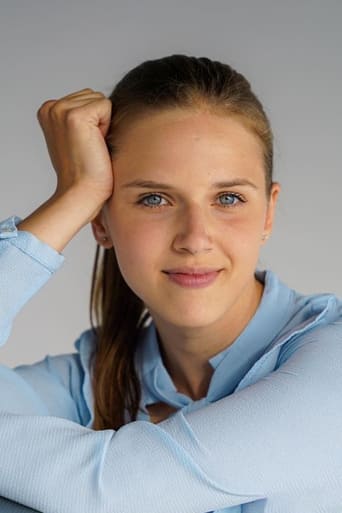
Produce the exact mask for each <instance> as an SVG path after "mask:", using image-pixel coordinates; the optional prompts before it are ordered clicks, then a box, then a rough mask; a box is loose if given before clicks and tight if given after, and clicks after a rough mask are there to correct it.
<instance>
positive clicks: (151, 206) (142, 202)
mask: <svg viewBox="0 0 342 513" xmlns="http://www.w3.org/2000/svg"><path fill="white" fill-rule="evenodd" d="M153 196H158V197H159V198H162V199H164V200H166V198H164V196H162V195H161V194H159V193H156V192H153V193H151V194H146V195H145V196H143V197H142V198H140V199H139V200H138V201H137V204H138V205H141V206H142V207H146V208H153V209H154V208H164V207H165V206H166V205H146V204H145V203H144V201H145V200H146V199H148V198H151V197H153ZM222 196H232V197H233V198H235V199H237V200H239V201H238V202H237V203H234V204H231V205H222V204H221V207H223V208H235V207H237V206H238V205H239V203H246V200H245V199H244V198H243V196H241V195H240V194H237V193H236V192H225V193H223V194H220V195H219V198H221V197H222ZM166 201H167V200H166Z"/></svg>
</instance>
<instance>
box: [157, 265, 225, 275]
mask: <svg viewBox="0 0 342 513" xmlns="http://www.w3.org/2000/svg"><path fill="white" fill-rule="evenodd" d="M218 271H221V269H217V268H214V267H177V268H175V269H166V270H165V271H163V272H164V273H166V274H191V275H192V274H196V275H201V274H209V273H213V272H218Z"/></svg>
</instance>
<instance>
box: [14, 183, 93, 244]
mask: <svg viewBox="0 0 342 513" xmlns="http://www.w3.org/2000/svg"><path fill="white" fill-rule="evenodd" d="M98 210H99V201H98V200H95V199H94V194H90V191H87V188H86V187H85V186H82V185H78V186H77V187H73V188H72V189H70V190H68V191H66V192H64V193H63V194H61V195H57V194H55V195H53V196H51V198H49V199H48V200H47V201H46V202H45V203H43V204H42V205H41V206H40V207H39V208H38V209H37V210H35V211H34V212H33V213H32V214H30V215H29V216H28V217H26V218H25V219H23V220H22V221H21V222H20V223H19V225H18V230H24V231H28V232H30V233H32V234H33V235H35V236H36V237H37V238H38V239H40V240H41V241H43V242H45V243H46V244H48V245H49V246H51V247H52V248H54V249H55V250H56V251H58V252H61V251H63V249H64V248H65V246H66V245H67V244H68V243H69V242H70V241H71V239H72V238H73V237H74V236H75V235H76V234H77V233H78V232H79V231H80V230H81V228H83V226H85V225H86V224H87V223H89V222H90V221H91V219H93V218H94V216H95V215H96V213H97V212H98Z"/></svg>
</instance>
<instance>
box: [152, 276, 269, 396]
mask: <svg viewBox="0 0 342 513" xmlns="http://www.w3.org/2000/svg"><path fill="white" fill-rule="evenodd" d="M263 288H264V287H263V284H261V283H260V282H259V281H257V280H255V281H254V285H253V290H252V291H250V293H249V294H244V295H243V297H241V298H240V299H239V300H238V301H237V302H236V304H235V305H233V307H232V308H230V309H229V311H228V312H227V313H226V315H224V316H223V317H222V318H220V319H218V320H217V321H215V323H213V324H212V325H209V326H203V327H201V328H198V327H196V328H188V327H186V328H184V327H181V326H175V325H171V324H169V323H167V322H165V320H164V319H161V318H158V316H154V315H153V314H152V317H153V320H154V323H155V325H156V328H157V332H158V340H159V347H160V352H161V356H162V359H163V363H164V365H165V367H166V369H167V371H168V372H169V374H170V376H171V378H172V380H173V382H174V385H175V386H176V388H177V390H178V391H179V392H181V393H183V394H185V395H188V396H189V397H191V398H192V399H193V400H198V399H201V398H202V397H205V396H206V395H207V392H208V388H209V385H210V380H211V377H212V375H213V373H214V369H213V368H212V366H211V365H210V363H209V361H208V360H209V359H210V358H212V357H213V356H215V355H216V354H218V353H220V352H221V351H223V350H224V349H226V348H227V347H229V346H230V345H232V344H233V343H234V341H235V340H236V338H237V337H238V336H239V335H240V333H241V332H242V331H243V330H244V328H245V327H246V326H247V324H248V323H249V321H250V320H251V318H252V317H253V316H254V314H255V312H256V310H257V308H258V306H259V303H260V301H261V297H262V293H263Z"/></svg>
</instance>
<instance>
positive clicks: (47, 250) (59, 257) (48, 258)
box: [0, 215, 65, 273]
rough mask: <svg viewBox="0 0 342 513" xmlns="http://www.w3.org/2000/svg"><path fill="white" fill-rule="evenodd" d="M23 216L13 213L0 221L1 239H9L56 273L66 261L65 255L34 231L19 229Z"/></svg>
mask: <svg viewBox="0 0 342 513" xmlns="http://www.w3.org/2000/svg"><path fill="white" fill-rule="evenodd" d="M21 221H22V218H20V217H18V216H16V215H13V216H11V217H8V218H7V219H5V220H4V221H0V239H7V241H8V242H9V243H11V244H12V245H13V246H16V247H17V248H18V249H20V250H21V251H22V252H23V253H26V254H27V255H29V256H30V257H31V258H33V259H34V260H36V261H37V262H39V263H40V264H41V265H43V266H44V267H45V268H46V269H47V270H48V271H50V272H51V273H54V272H55V271H56V270H57V269H58V268H59V267H60V266H61V265H62V264H63V262H64V260H65V257H64V255H63V254H62V253H59V252H58V251H56V250H55V249H54V248H53V247H51V246H49V245H48V244H46V242H43V241H41V240H40V239H38V237H36V236H35V235H33V233H31V232H28V231H25V230H18V229H17V226H18V224H19V223H20V222H21Z"/></svg>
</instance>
